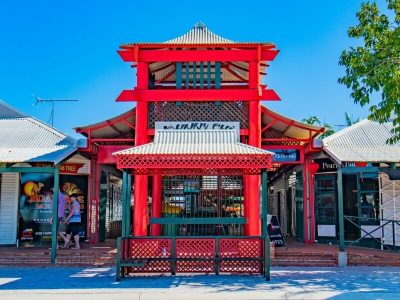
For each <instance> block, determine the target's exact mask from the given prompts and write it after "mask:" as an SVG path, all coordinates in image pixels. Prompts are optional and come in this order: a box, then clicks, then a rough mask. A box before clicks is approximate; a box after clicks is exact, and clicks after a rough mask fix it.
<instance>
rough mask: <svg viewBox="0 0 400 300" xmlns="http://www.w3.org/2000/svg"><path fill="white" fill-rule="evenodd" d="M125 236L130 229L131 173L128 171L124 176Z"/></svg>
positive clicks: (128, 233)
mask: <svg viewBox="0 0 400 300" xmlns="http://www.w3.org/2000/svg"><path fill="white" fill-rule="evenodd" d="M126 185H127V187H126V219H125V220H126V225H125V228H126V236H129V235H130V233H131V232H132V231H131V210H132V206H131V199H132V174H131V172H130V171H128V173H127V176H126Z"/></svg>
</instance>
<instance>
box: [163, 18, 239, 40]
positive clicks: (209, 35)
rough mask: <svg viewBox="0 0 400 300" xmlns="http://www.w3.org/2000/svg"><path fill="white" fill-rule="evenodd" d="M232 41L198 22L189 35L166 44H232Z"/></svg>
mask: <svg viewBox="0 0 400 300" xmlns="http://www.w3.org/2000/svg"><path fill="white" fill-rule="evenodd" d="M232 43H235V42H234V41H232V40H228V39H226V38H223V37H222V36H219V35H217V34H215V33H214V32H212V31H211V30H209V29H208V28H207V27H206V25H204V24H203V23H202V22H198V23H197V24H196V25H194V27H193V28H192V29H191V30H189V31H188V32H187V33H185V34H183V35H181V36H179V37H177V38H174V39H172V40H168V41H166V42H164V44H232Z"/></svg>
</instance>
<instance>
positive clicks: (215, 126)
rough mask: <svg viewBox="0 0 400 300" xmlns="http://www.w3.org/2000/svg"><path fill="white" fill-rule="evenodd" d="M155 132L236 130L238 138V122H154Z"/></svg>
mask: <svg viewBox="0 0 400 300" xmlns="http://www.w3.org/2000/svg"><path fill="white" fill-rule="evenodd" d="M155 129H156V130H236V133H237V136H238V138H239V137H240V123H239V122H217V121H216V122H155Z"/></svg>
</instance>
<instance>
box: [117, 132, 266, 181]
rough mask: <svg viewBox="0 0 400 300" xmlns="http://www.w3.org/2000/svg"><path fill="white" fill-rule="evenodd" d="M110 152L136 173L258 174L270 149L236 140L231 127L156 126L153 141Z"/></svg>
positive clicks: (118, 163) (118, 162) (122, 167)
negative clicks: (172, 127)
mask: <svg viewBox="0 0 400 300" xmlns="http://www.w3.org/2000/svg"><path fill="white" fill-rule="evenodd" d="M113 155H115V156H117V166H118V168H120V169H132V171H133V172H134V173H135V174H195V173H197V174H210V173H211V174H258V173H259V172H260V169H268V168H270V167H271V156H272V155H273V153H272V152H269V151H266V150H263V149H260V148H257V147H252V146H249V145H246V144H242V143H239V142H238V141H237V135H236V132H235V131H234V130H208V131H206V130H188V131H182V130H157V131H156V132H155V136H154V142H152V143H149V144H145V145H141V146H138V147H133V148H130V149H126V150H122V151H118V152H115V153H113Z"/></svg>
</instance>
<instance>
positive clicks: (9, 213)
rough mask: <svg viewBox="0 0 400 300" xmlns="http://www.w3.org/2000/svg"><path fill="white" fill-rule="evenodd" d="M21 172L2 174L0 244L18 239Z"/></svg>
mask: <svg viewBox="0 0 400 300" xmlns="http://www.w3.org/2000/svg"><path fill="white" fill-rule="evenodd" d="M18 195H19V173H2V174H1V193H0V245H1V244H2V245H5V244H15V243H16V240H17V220H18V219H17V217H18Z"/></svg>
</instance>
